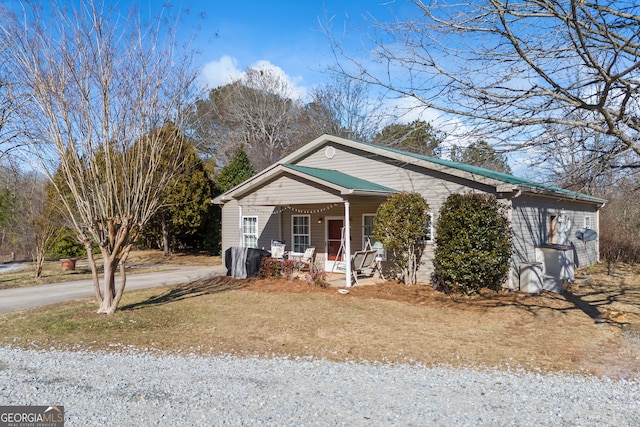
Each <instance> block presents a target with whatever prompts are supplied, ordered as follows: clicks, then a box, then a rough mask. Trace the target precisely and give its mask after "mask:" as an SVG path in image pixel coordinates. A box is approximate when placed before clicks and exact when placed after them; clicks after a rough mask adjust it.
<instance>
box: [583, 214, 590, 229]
mask: <svg viewBox="0 0 640 427" xmlns="http://www.w3.org/2000/svg"><path fill="white" fill-rule="evenodd" d="M584 229H585V230H589V229H591V215H586V216H585V217H584Z"/></svg>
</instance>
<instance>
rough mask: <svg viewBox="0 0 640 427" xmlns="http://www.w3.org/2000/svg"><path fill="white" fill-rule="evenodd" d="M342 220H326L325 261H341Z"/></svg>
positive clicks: (342, 248) (342, 254) (342, 250)
mask: <svg viewBox="0 0 640 427" xmlns="http://www.w3.org/2000/svg"><path fill="white" fill-rule="evenodd" d="M343 227H344V220H343V219H328V220H327V260H329V261H336V259H337V260H338V261H342V257H343V256H344V247H342V229H343Z"/></svg>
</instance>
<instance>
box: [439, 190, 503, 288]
mask: <svg viewBox="0 0 640 427" xmlns="http://www.w3.org/2000/svg"><path fill="white" fill-rule="evenodd" d="M510 257H511V230H510V227H509V222H508V220H507V218H506V210H505V208H504V207H503V206H501V205H500V204H499V203H498V201H497V200H496V198H495V197H493V196H490V195H482V194H452V195H451V196H449V197H448V198H447V200H446V201H445V203H444V205H443V206H442V209H441V210H440V217H439V219H438V223H437V225H436V249H435V257H434V260H433V265H434V267H435V273H434V284H438V285H440V286H444V287H445V288H447V289H450V290H452V291H453V292H456V293H462V294H467V295H471V294H475V293H477V292H478V291H479V290H480V288H489V289H494V290H498V289H500V287H501V285H502V284H503V283H504V281H505V280H506V277H507V273H508V271H509V259H510Z"/></svg>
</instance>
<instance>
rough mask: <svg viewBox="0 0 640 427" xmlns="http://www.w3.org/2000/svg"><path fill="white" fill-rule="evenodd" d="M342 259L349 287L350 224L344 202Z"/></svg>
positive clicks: (347, 204) (347, 205) (347, 206)
mask: <svg viewBox="0 0 640 427" xmlns="http://www.w3.org/2000/svg"><path fill="white" fill-rule="evenodd" d="M344 259H345V272H344V274H345V279H344V280H345V285H346V287H347V288H350V287H351V224H350V222H349V202H348V201H345V202H344Z"/></svg>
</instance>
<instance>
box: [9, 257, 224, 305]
mask: <svg viewBox="0 0 640 427" xmlns="http://www.w3.org/2000/svg"><path fill="white" fill-rule="evenodd" d="M226 272H227V270H226V269H225V268H224V267H223V266H206V267H203V266H175V267H171V268H170V269H167V270H163V271H157V272H152V273H140V274H134V273H128V274H127V287H126V288H125V292H126V291H127V290H132V289H142V288H152V287H154V286H164V285H175V284H179V283H187V282H191V281H194V280H198V279H204V278H207V277H214V276H221V275H224V274H226ZM94 295H95V293H94V290H93V280H91V279H87V280H76V281H72V282H62V283H52V284H49V285H40V286H29V287H25V288H12V289H1V290H0V313H6V312H9V311H17V310H22V309H25V308H31V307H39V306H43V305H48V304H54V303H58V302H63V301H69V300H73V299H78V298H85V297H92V296H94Z"/></svg>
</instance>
